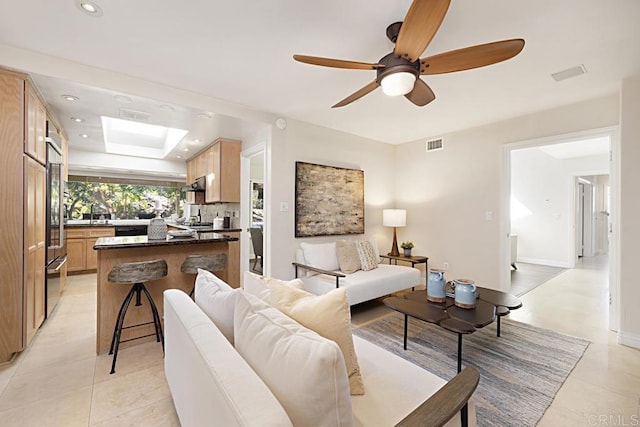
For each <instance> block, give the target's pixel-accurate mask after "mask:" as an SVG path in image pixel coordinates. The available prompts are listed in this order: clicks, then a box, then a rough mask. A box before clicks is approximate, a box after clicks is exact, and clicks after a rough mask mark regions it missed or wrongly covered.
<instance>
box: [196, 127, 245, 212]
mask: <svg viewBox="0 0 640 427" xmlns="http://www.w3.org/2000/svg"><path fill="white" fill-rule="evenodd" d="M241 149H242V145H241V143H240V142H239V141H233V140H227V139H217V140H216V141H215V143H214V144H213V145H212V146H211V147H210V148H208V149H207V151H205V152H204V153H203V155H204V158H205V159H206V167H207V170H206V175H205V176H206V180H207V187H206V191H205V193H204V195H205V202H206V203H216V202H227V203H240V151H241ZM201 156H202V155H201Z"/></svg>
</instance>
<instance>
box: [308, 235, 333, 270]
mask: <svg viewBox="0 0 640 427" xmlns="http://www.w3.org/2000/svg"><path fill="white" fill-rule="evenodd" d="M300 248H301V249H302V252H303V254H304V259H305V261H306V262H307V265H309V266H311V267H316V268H320V269H322V270H328V271H336V270H339V269H340V265H339V264H338V255H337V254H336V243H335V242H331V243H319V244H311V243H306V242H302V243H300Z"/></svg>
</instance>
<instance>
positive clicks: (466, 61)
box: [420, 39, 524, 74]
mask: <svg viewBox="0 0 640 427" xmlns="http://www.w3.org/2000/svg"><path fill="white" fill-rule="evenodd" d="M522 48H524V40H523V39H511V40H502V41H499V42H493V43H486V44H481V45H477V46H471V47H466V48H464V49H458V50H451V51H449V52H445V53H441V54H439V55H434V56H429V57H427V58H422V59H421V60H420V73H421V74H443V73H451V72H454V71H462V70H469V69H472V68H478V67H484V66H485V65H491V64H495V63H497V62H501V61H504V60H507V59H509V58H513V57H514V56H516V55H517V54H519V53H520V51H521V50H522Z"/></svg>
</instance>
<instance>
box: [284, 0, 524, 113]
mask: <svg viewBox="0 0 640 427" xmlns="http://www.w3.org/2000/svg"><path fill="white" fill-rule="evenodd" d="M450 3H451V0H413V3H412V4H411V7H410V8H409V11H408V12H407V15H406V16H405V18H404V22H395V23H393V24H391V25H389V26H388V27H387V37H388V38H389V40H391V42H392V43H395V45H396V46H395V48H394V49H393V52H391V53H390V54H388V55H385V56H383V57H382V58H380V60H379V61H378V62H377V63H367V62H356V61H345V60H341V59H331V58H322V57H317V56H306V55H293V59H295V60H296V61H299V62H304V63H307V64H312V65H321V66H323V67H333V68H346V69H351V70H376V79H375V80H374V81H372V82H371V83H369V84H368V85H366V86H365V87H363V88H362V89H360V90H358V91H356V92H354V93H352V94H351V95H349V96H347V97H346V98H345V99H343V100H342V101H340V102H338V103H337V104H335V105H334V106H333V107H332V108H336V107H344V106H345V105H348V104H350V103H351V102H353V101H355V100H357V99H360V98H362V97H363V96H365V95H366V94H368V93H369V92H372V91H373V90H374V89H376V88H378V86H382V90H383V92H384V93H385V94H387V95H390V96H399V95H404V96H405V97H406V98H407V99H408V100H409V101H411V102H413V103H414V104H415V105H417V106H420V107H422V106H425V105H427V104H428V103H430V102H431V101H433V100H434V99H436V96H435V94H434V93H433V91H432V90H431V88H430V87H429V85H427V84H426V83H425V82H424V81H423V80H422V79H420V77H419V76H420V75H421V74H425V75H426V74H444V73H451V72H454V71H462V70H469V69H472V68H478V67H484V66H485V65H491V64H495V63H497V62H501V61H504V60H507V59H509V58H513V57H514V56H516V55H517V54H518V53H520V51H521V50H522V48H523V47H524V40H523V39H510V40H502V41H498V42H493V43H486V44H481V45H477V46H471V47H466V48H463V49H457V50H451V51H448V52H444V53H440V54H438V55H434V56H428V57H426V58H422V59H421V58H420V55H422V53H423V52H424V50H425V49H426V48H427V46H428V45H429V43H430V42H431V39H433V36H434V35H435V34H436V32H437V31H438V28H440V25H441V24H442V21H443V20H444V17H445V15H446V13H447V10H448V9H449V4H450Z"/></svg>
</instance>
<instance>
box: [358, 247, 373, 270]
mask: <svg viewBox="0 0 640 427" xmlns="http://www.w3.org/2000/svg"><path fill="white" fill-rule="evenodd" d="M356 248H357V249H358V256H359V258H360V268H362V271H369V270H373V269H374V268H378V258H377V257H376V252H375V250H374V249H373V244H372V243H371V242H369V241H367V240H364V241H357V242H356Z"/></svg>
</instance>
